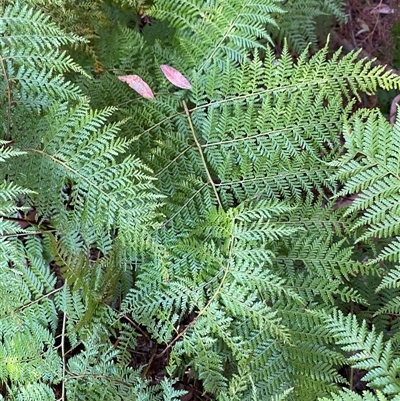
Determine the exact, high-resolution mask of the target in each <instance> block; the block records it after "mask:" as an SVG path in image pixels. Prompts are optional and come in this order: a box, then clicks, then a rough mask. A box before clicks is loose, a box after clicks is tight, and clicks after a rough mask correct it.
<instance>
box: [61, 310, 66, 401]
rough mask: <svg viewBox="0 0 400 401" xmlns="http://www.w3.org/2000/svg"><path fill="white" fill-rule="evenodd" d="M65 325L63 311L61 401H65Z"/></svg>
mask: <svg viewBox="0 0 400 401" xmlns="http://www.w3.org/2000/svg"><path fill="white" fill-rule="evenodd" d="M66 323H67V313H66V311H64V316H63V325H62V333H61V355H62V365H63V366H62V383H61V401H64V400H65V373H66V367H65V364H66V360H65V326H66Z"/></svg>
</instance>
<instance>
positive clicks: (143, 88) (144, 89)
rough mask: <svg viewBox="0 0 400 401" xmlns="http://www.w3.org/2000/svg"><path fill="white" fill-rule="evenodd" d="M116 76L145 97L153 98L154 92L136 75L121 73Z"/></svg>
mask: <svg viewBox="0 0 400 401" xmlns="http://www.w3.org/2000/svg"><path fill="white" fill-rule="evenodd" d="M117 78H118V79H119V80H120V81H122V82H126V83H127V84H128V85H129V86H130V87H131V88H132V89H133V90H134V91H136V92H137V93H139V95H141V96H143V97H145V98H146V99H154V93H153V91H152V90H151V88H150V86H149V85H147V84H146V82H144V81H143V79H142V78H140V77H139V76H138V75H122V76H117Z"/></svg>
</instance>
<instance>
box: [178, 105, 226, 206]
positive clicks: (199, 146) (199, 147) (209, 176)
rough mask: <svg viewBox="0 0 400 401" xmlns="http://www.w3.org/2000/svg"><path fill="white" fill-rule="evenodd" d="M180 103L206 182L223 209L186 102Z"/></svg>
mask: <svg viewBox="0 0 400 401" xmlns="http://www.w3.org/2000/svg"><path fill="white" fill-rule="evenodd" d="M182 103H183V108H184V109H185V113H186V116H187V118H188V122H189V126H190V130H191V131H192V134H193V138H194V141H195V143H196V146H197V148H198V149H199V153H200V157H201V160H202V162H203V165H204V168H205V170H206V174H207V177H208V181H209V182H210V184H211V186H212V189H213V191H214V194H215V197H216V198H217V202H218V205H219V207H220V208H221V209H223V207H222V202H221V199H220V198H219V195H218V191H217V188H216V186H215V184H214V181H213V179H212V177H211V174H210V171H209V170H208V166H207V162H206V159H205V157H204V154H203V151H202V149H201V145H200V143H199V141H198V140H197V137H196V133H195V131H194V127H193V122H192V119H191V117H190V113H189V109H188V107H187V104H186V102H185V101H184V100H183V101H182Z"/></svg>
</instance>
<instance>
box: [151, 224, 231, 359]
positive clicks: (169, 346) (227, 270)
mask: <svg viewBox="0 0 400 401" xmlns="http://www.w3.org/2000/svg"><path fill="white" fill-rule="evenodd" d="M234 227H235V220H234V219H233V220H232V229H231V233H233V229H234ZM230 238H231V240H230V244H229V251H228V257H227V260H228V263H227V265H226V266H223V267H224V269H225V271H224V275H223V277H222V279H221V282H220V283H219V285H218V288H217V290H216V291H215V292H214V294H213V296H212V297H211V298H210V299H209V301H208V302H207V304H206V305H205V306H204V308H203V309H201V310H200V312H199V314H198V315H197V316H196V317H195V318H194V319H193V320H192V321H191V322H190V323H189V324H188V325H187V326H186V327H185V328H184V329H183V330H182V331H181V332H180V333H179V334H178V335H177V336H176V337H175V338H174V339H173V340H172V341H171V342H170V343H169V344H168V345H167V347H166V348H165V349H164V350H163V351H162V352H161V353H160V354H158V355H157V357H158V358H160V357H162V356H163V355H164V354H165V353H166V352H167V351H168V350H169V349H170V348H171V347H172V346H173V345H174V344H175V343H176V342H177V341H178V340H179V339H180V338H181V337H182V336H183V335H184V334H185V333H186V332H187V331H188V330H189V329H190V328H191V327H193V326H194V325H195V323H196V322H197V321H198V320H199V318H200V317H201V316H202V315H204V313H205V312H206V311H207V309H208V308H209V306H210V305H211V303H212V302H213V301H214V300H215V298H216V297H217V295H218V294H219V293H220V291H221V288H222V286H223V285H224V283H225V280H226V278H227V276H228V273H229V263H230V261H231V260H232V249H233V243H234V239H235V237H234V236H233V234H232V235H231V236H230Z"/></svg>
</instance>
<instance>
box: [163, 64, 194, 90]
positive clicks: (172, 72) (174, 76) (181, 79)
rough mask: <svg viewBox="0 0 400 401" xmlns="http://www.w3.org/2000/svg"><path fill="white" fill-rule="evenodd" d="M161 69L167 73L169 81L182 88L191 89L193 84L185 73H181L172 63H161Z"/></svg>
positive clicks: (166, 76)
mask: <svg viewBox="0 0 400 401" xmlns="http://www.w3.org/2000/svg"><path fill="white" fill-rule="evenodd" d="M160 68H161V71H162V72H163V74H164V75H165V78H167V79H168V81H169V82H171V83H172V84H174V85H175V86H177V87H178V88H182V89H191V88H192V85H191V83H190V82H189V81H188V80H187V78H186V77H185V76H183V74H181V73H180V72H179V71H178V70H177V69H175V68H174V67H171V66H170V65H166V64H161V65H160Z"/></svg>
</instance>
